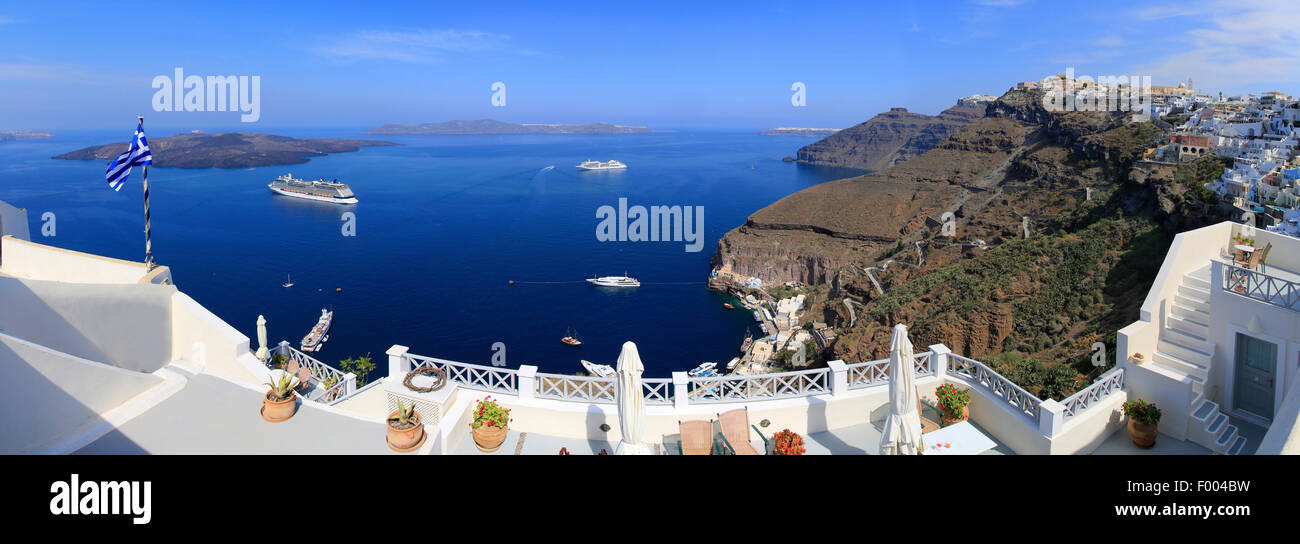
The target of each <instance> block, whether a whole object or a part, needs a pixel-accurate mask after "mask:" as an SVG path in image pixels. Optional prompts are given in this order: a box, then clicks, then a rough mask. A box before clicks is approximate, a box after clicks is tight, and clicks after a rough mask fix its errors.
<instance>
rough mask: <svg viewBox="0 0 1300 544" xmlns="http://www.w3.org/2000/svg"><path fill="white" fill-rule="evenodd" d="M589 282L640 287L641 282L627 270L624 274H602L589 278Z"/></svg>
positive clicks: (605, 285)
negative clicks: (629, 274)
mask: <svg viewBox="0 0 1300 544" xmlns="http://www.w3.org/2000/svg"><path fill="white" fill-rule="evenodd" d="M587 283H590V284H592V285H599V286H601V287H640V286H641V282H639V281H637V279H636V278H629V277H628V276H627V273H626V272H625V273H624V274H623V275H622V276H601V277H599V278H589V279H587Z"/></svg>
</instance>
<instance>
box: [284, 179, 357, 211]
mask: <svg viewBox="0 0 1300 544" xmlns="http://www.w3.org/2000/svg"><path fill="white" fill-rule="evenodd" d="M267 187H270V188H271V190H272V191H275V192H276V193H278V194H282V195H284V196H291V197H294V198H304V199H307V200H319V201H321V202H333V203H335V204H356V203H357V197H356V195H354V194H353V193H352V188H350V187H348V186H347V184H346V183H339V182H338V181H337V180H336V181H325V180H323V179H318V180H316V181H303V180H301V179H295V178H294V177H293V174H285V175H283V176H280V177H278V178H275V181H273V182H271V184H270V185H267Z"/></svg>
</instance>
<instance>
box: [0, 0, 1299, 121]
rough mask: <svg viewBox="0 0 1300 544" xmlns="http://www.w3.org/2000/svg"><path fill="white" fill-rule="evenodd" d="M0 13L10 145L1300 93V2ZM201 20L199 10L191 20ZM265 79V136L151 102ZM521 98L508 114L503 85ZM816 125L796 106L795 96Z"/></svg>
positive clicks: (286, 7) (344, 5)
mask: <svg viewBox="0 0 1300 544" xmlns="http://www.w3.org/2000/svg"><path fill="white" fill-rule="evenodd" d="M623 4H624V3H623V2H592V3H570V2H559V1H553V2H530V3H516V2H506V1H492V2H455V3H451V2H436V3H435V2H393V3H389V2H381V1H370V2H357V1H355V0H354V1H348V2H311V3H302V4H295V5H290V3H287V2H285V3H281V2H246V3H245V2H221V3H203V4H196V5H189V4H188V3H186V2H162V3H135V2H128V3H121V2H102V1H96V2H85V3H73V2H64V3H59V4H57V5H48V4H46V3H40V2H25V3H18V2H7V3H4V4H0V130H16V129H49V130H60V129H64V130H67V129H75V128H106V127H114V126H120V125H121V124H122V122H123V121H122V120H123V119H126V120H127V121H126V122H127V124H128V125H129V124H130V120H131V119H133V118H134V116H135V115H136V114H141V113H143V114H146V115H147V116H148V118H149V120H150V121H149V122H150V126H154V127H167V128H190V127H213V126H226V127H238V128H241V129H247V130H257V127H258V126H259V125H261V126H267V127H283V126H332V127H343V126H357V127H369V126H377V125H379V124H382V123H385V122H407V123H414V122H430V121H444V120H450V119H480V118H493V119H500V120H503V121H511V122H565V123H568V122H588V121H608V122H614V123H622V124H637V125H649V126H651V127H655V128H693V127H718V128H746V129H748V128H769V127H775V126H804V127H809V126H811V127H845V126H849V125H852V124H854V123H858V122H861V121H863V120H865V119H867V118H869V117H871V116H872V115H874V114H875V113H878V112H881V111H884V110H887V109H888V108H889V107H891V106H903V107H907V108H908V109H911V110H913V111H920V112H925V113H936V112H938V111H940V110H942V109H944V108H946V107H948V106H950V105H952V104H953V103H954V101H955V100H956V99H957V98H958V97H960V96H965V95H969V94H973V93H987V94H994V95H998V94H1001V93H1002V92H1004V91H1006V89H1007V88H1009V87H1010V86H1012V85H1014V84H1015V83H1016V82H1017V81H1021V80H1037V79H1039V78H1041V77H1044V76H1046V75H1049V74H1054V73H1059V72H1064V71H1065V69H1066V68H1070V67H1073V68H1074V69H1075V72H1076V74H1088V75H1093V76H1098V75H1150V76H1152V78H1153V80H1154V83H1155V84H1176V83H1177V82H1178V81H1185V80H1186V79H1187V78H1188V77H1192V78H1194V83H1195V86H1196V87H1197V89H1203V90H1211V91H1214V92H1218V91H1220V90H1222V91H1223V92H1225V93H1228V94H1236V93H1240V92H1261V91H1268V90H1282V91H1285V92H1288V93H1291V94H1300V85H1297V80H1298V79H1300V76H1298V75H1297V74H1300V47H1298V46H1297V44H1300V2H1294V1H1256V0H1244V1H1243V0H1232V1H1220V0H1208V1H1207V0H1184V1H1177V2H1152V3H1145V4H1144V3H1141V2H1132V1H1109V0H1102V1H1089V2H1060V1H1046V0H953V1H944V2H922V1H908V0H896V1H890V2H870V1H864V0H857V1H852V2H834V3H819V2H795V1H790V2H764V1H757V0H755V1H747V2H736V3H722V2H683V3H674V2H651V3H646V4H641V5H630V4H629V5H623ZM196 6H197V7H196ZM176 67H181V68H183V69H184V70H185V73H186V74H187V75H202V76H208V75H248V76H253V75H256V76H260V77H261V119H260V121H259V122H258V123H249V124H243V125H241V124H240V123H239V122H238V114H232V113H229V112H224V113H223V112H203V113H195V112H161V113H158V112H154V111H153V110H152V107H151V105H150V104H151V102H150V100H151V98H152V97H153V95H154V92H155V91H154V89H153V88H152V87H151V86H150V85H151V82H152V80H153V78H154V77H155V76H158V75H168V76H170V75H171V74H172V73H173V69H174V68H176ZM497 81H500V82H503V83H505V84H506V106H505V107H493V106H492V103H491V97H492V91H491V86H492V84H493V83H494V82H497ZM794 82H803V83H804V85H805V86H806V106H805V107H799V108H796V107H794V106H792V105H791V101H790V98H791V95H792V94H793V92H792V91H791V85H792V84H793V83H794Z"/></svg>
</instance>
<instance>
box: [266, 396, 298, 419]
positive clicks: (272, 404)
mask: <svg viewBox="0 0 1300 544" xmlns="http://www.w3.org/2000/svg"><path fill="white" fill-rule="evenodd" d="M297 411H298V397H297V396H293V395H291V396H290V397H289V399H288V400H279V401H276V400H271V392H270V391H267V392H266V396H264V397H262V419H265V420H267V421H270V422H271V423H279V422H281V421H284V420H286V419H289V418H291V417H293V414H294V413H296V412H297Z"/></svg>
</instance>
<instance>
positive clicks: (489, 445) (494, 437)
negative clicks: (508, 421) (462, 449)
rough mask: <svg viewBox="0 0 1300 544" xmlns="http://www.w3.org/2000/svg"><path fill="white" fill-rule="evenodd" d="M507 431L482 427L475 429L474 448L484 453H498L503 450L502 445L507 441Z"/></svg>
mask: <svg viewBox="0 0 1300 544" xmlns="http://www.w3.org/2000/svg"><path fill="white" fill-rule="evenodd" d="M506 431H507V430H506V429H502V428H500V427H489V426H487V425H482V426H480V427H478V428H477V429H474V433H473V434H474V446H475V447H477V448H478V451H481V452H483V453H492V452H494V451H497V450H499V449H501V443H502V442H505V441H506Z"/></svg>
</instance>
